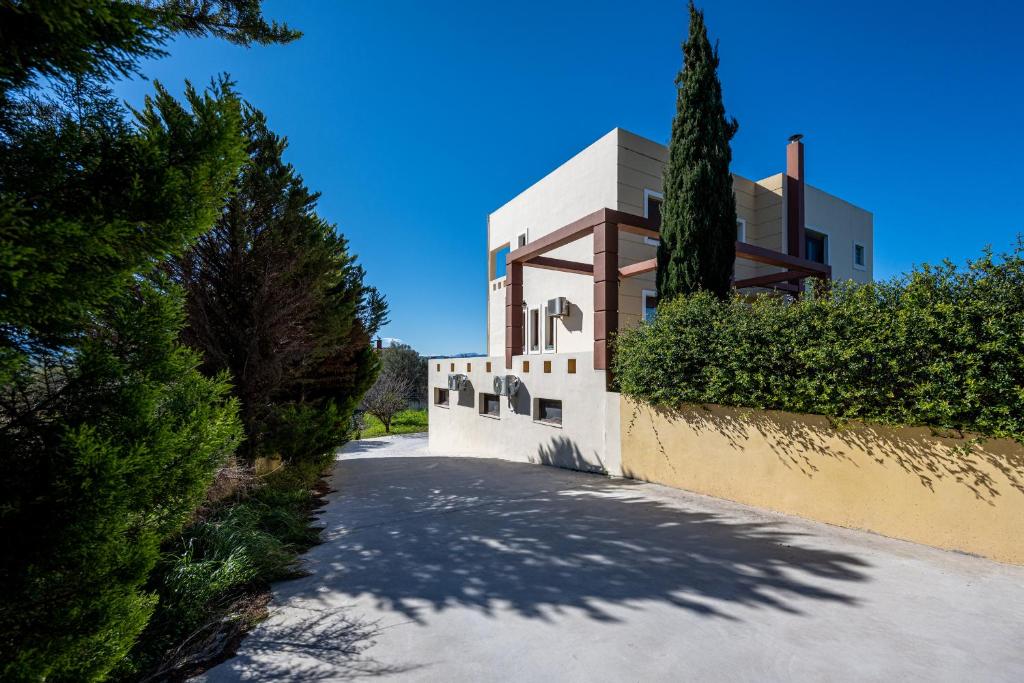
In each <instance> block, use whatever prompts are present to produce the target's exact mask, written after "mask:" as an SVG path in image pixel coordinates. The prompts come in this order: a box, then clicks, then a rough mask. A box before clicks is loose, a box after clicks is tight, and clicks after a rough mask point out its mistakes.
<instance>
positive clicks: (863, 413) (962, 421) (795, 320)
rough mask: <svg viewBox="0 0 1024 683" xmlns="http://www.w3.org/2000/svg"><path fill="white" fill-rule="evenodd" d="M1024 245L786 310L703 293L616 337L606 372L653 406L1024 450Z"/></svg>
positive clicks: (837, 291)
mask: <svg viewBox="0 0 1024 683" xmlns="http://www.w3.org/2000/svg"><path fill="white" fill-rule="evenodd" d="M1022 340H1024V241H1022V240H1021V239H1020V238H1018V242H1017V245H1016V247H1015V249H1014V250H1013V251H1012V252H1011V253H1008V254H1002V255H1000V256H999V257H994V256H993V255H992V253H991V251H986V252H985V254H984V255H983V256H982V258H980V259H978V260H976V261H969V262H968V263H967V264H966V265H965V266H963V267H957V266H955V265H953V264H952V263H950V262H948V261H947V262H944V263H943V264H941V265H939V266H927V265H926V266H922V267H920V268H917V269H915V270H913V271H912V272H911V273H910V274H909V275H907V276H904V277H901V278H897V279H893V280H890V281H886V282H877V283H872V284H867V285H856V284H854V283H847V284H836V285H834V286H833V287H832V288H831V289H830V290H829V291H827V292H825V293H823V294H820V295H818V296H807V297H804V298H802V299H800V300H797V301H793V302H789V301H786V300H784V299H782V298H779V297H775V296H768V295H762V296H758V297H755V298H753V299H750V298H742V297H740V296H734V297H733V298H731V299H729V300H726V301H718V300H716V299H715V298H714V297H712V296H710V295H708V294H706V293H698V294H696V295H693V296H689V297H680V298H677V299H674V300H670V301H666V302H663V303H662V304H661V305H660V306H659V307H658V313H657V316H656V317H655V319H654V320H653V321H652V322H651V323H648V324H643V325H641V326H640V327H638V328H635V329H630V330H626V331H624V332H623V333H622V334H620V335H619V337H618V339H617V341H616V354H615V358H614V362H613V370H614V373H615V378H616V382H617V383H618V386H619V388H620V390H621V391H622V393H623V394H625V395H626V396H629V397H631V398H634V399H637V400H641V401H644V402H646V403H649V404H651V405H654V406H660V407H669V408H671V407H675V406H678V405H679V404H682V403H717V404H722V405H728V406H745V407H751V408H771V409H779V410H787V411H792V412H803V413H818V414H821V415H826V416H829V417H831V418H834V419H840V420H846V419H861V420H866V421H871V422H878V423H883V424H890V425H927V426H933V427H937V428H946V429H956V430H962V431H970V432H975V433H978V434H981V435H985V436H992V437H1008V438H1014V439H1017V440H1022V439H1024V343H1022Z"/></svg>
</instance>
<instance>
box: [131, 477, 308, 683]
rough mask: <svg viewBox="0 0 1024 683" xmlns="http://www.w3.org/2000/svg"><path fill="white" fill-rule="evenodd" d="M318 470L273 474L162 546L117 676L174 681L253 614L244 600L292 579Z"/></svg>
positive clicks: (209, 656)
mask: <svg viewBox="0 0 1024 683" xmlns="http://www.w3.org/2000/svg"><path fill="white" fill-rule="evenodd" d="M322 470H323V467H322V465H317V464H313V463H310V462H299V463H296V464H291V465H288V466H286V467H284V468H282V469H280V470H277V471H275V472H274V473H273V474H271V475H269V476H267V478H266V480H265V481H264V482H262V483H261V484H260V485H258V486H257V487H256V488H255V489H247V490H244V491H243V493H242V494H241V495H239V496H238V497H236V498H234V499H227V500H222V501H217V502H215V503H211V504H210V505H209V506H208V507H206V508H204V509H203V510H201V511H200V513H199V515H198V516H197V518H196V519H195V520H194V521H193V522H192V523H191V524H190V525H189V526H188V527H187V528H185V529H184V530H183V531H182V533H181V534H180V535H179V536H177V537H175V538H174V539H172V540H170V541H168V542H167V543H165V544H164V548H163V553H162V555H161V558H160V561H159V563H158V564H157V567H156V569H155V571H154V572H153V575H152V578H151V580H150V583H149V588H150V590H151V591H152V592H153V593H154V594H155V595H157V596H158V597H159V601H158V603H157V605H156V609H155V612H154V614H153V617H152V619H151V620H150V622H149V625H148V626H147V628H146V631H145V632H144V633H143V635H142V637H141V638H140V639H139V640H138V643H137V645H136V647H135V649H134V650H133V651H132V652H131V654H130V656H129V657H127V658H126V659H125V660H124V661H123V662H122V663H121V666H120V667H119V670H118V671H117V676H116V677H117V678H119V679H123V680H134V679H138V678H140V677H141V678H146V677H151V678H155V679H159V680H163V679H165V678H180V677H181V675H182V674H188V673H190V672H193V671H194V670H195V667H197V666H201V665H202V664H204V663H206V662H208V661H209V660H210V659H213V658H216V657H217V656H219V655H220V653H221V651H222V650H223V648H224V645H225V644H226V643H227V642H229V641H230V640H231V639H232V638H233V637H235V636H236V635H237V634H238V633H240V632H242V631H243V630H244V629H245V628H246V626H248V625H249V620H252V619H253V617H256V616H259V615H254V614H253V613H252V604H253V603H252V601H251V600H250V598H251V597H252V596H253V595H256V594H259V593H261V592H264V591H265V590H266V589H267V585H268V584H269V582H271V581H274V580H278V579H282V578H288V577H291V576H295V575H297V574H298V573H299V565H298V554H299V553H300V552H302V551H303V550H304V549H305V548H307V547H309V546H311V545H313V544H314V543H316V541H317V538H318V536H319V531H318V530H317V529H316V528H314V527H312V526H311V525H310V521H311V516H310V511H311V510H312V507H313V504H314V493H313V490H312V489H313V487H314V486H315V484H316V482H317V480H318V479H319V478H320V476H321V473H322ZM256 603H257V604H261V603H259V601H256Z"/></svg>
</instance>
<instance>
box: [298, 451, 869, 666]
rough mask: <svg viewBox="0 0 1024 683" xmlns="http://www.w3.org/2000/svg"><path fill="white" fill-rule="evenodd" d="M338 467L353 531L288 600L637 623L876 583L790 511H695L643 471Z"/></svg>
mask: <svg viewBox="0 0 1024 683" xmlns="http://www.w3.org/2000/svg"><path fill="white" fill-rule="evenodd" d="M410 470H415V471H416V472H417V475H416V476H415V477H409V476H403V475H407V473H408V472H409V471H410ZM336 472H337V474H336V479H335V481H336V482H338V483H337V484H336V485H337V487H338V493H337V495H338V496H340V497H342V498H345V497H346V496H348V493H349V492H348V490H347V489H348V487H349V486H354V487H358V491H359V495H358V497H353V498H349V500H348V502H347V503H346V506H345V509H344V511H343V514H344V518H345V520H346V522H345V524H346V525H347V526H348V529H347V530H337V531H335V532H333V533H332V532H330V531H328V533H327V539H326V542H325V543H324V544H323V545H320V546H317V547H316V548H314V549H313V551H312V552H311V558H313V559H314V560H315V561H316V563H317V564H318V565H319V566H320V567H322V569H321V570H320V571H318V573H317V575H316V576H311V577H307V578H303V579H298V580H296V581H292V582H287V583H284V584H280V585H279V588H278V592H279V593H280V595H281V598H282V599H284V600H287V599H288V597H289V596H290V595H301V596H303V598H304V600H305V599H306V596H316V597H313V598H312V599H311V600H310V601H309V602H311V603H313V604H310V605H309V606H310V607H315V608H318V609H319V608H324V609H327V608H337V607H339V606H342V605H344V604H346V601H347V600H348V599H349V598H355V597H358V596H364V597H370V598H371V599H372V600H374V601H375V602H376V603H377V605H378V606H379V607H380V608H382V609H387V610H395V611H397V612H400V613H401V614H403V615H404V616H405V617H407V618H408V619H410V620H413V621H415V622H417V623H421V624H422V623H424V622H425V616H426V615H427V614H429V613H431V612H442V611H444V610H447V609H451V608H471V609H474V610H477V611H479V612H480V613H481V614H483V615H487V616H492V615H493V614H494V613H495V612H496V611H498V610H507V609H513V610H515V612H517V613H518V614H519V615H521V616H524V617H528V618H534V619H539V620H544V621H547V622H553V623H554V622H557V621H558V620H559V618H560V616H559V615H561V614H562V613H563V612H564V611H565V610H566V609H572V610H579V611H580V612H582V613H583V614H584V615H586V616H588V617H589V618H591V619H594V620H597V621H602V622H622V621H626V620H628V617H629V614H630V611H631V610H635V609H638V607H639V606H641V605H642V604H643V603H644V602H651V601H653V602H657V603H662V604H666V605H670V606H673V607H675V608H677V609H680V610H686V611H688V612H693V613H696V614H698V615H701V616H704V617H708V618H713V619H726V620H730V621H739V620H741V617H740V616H739V615H737V613H736V612H737V610H736V609H735V608H739V607H746V608H754V609H755V610H761V609H772V610H779V611H782V612H787V613H791V614H801V613H802V606H804V605H806V604H808V603H809V602H810V601H826V602H830V603H837V604H841V605H847V606H851V607H854V606H856V605H857V604H858V603H857V600H856V599H854V598H853V597H851V596H849V595H846V594H844V593H843V592H842V585H843V584H842V582H861V581H866V580H867V579H868V577H867V575H866V574H865V573H864V570H865V568H866V566H867V565H866V563H865V562H864V561H863V560H861V559H859V558H858V557H857V556H855V555H851V554H846V553H839V552H834V551H831V550H827V549H824V548H822V547H820V544H815V543H814V541H813V539H812V540H811V541H810V543H807V544H803V543H801V537H802V534H800V533H794V532H793V531H790V530H787V529H786V528H785V523H784V522H782V521H780V522H756V523H754V522H743V521H740V520H737V518H736V516H731V515H730V516H728V517H720V516H719V515H717V514H713V513H708V512H695V511H692V510H688V509H685V508H682V507H679V506H678V505H677V504H676V503H674V502H666V501H659V500H653V499H651V498H650V497H649V496H647V495H640V494H639V492H635V491H634V489H636V487H637V486H641V485H639V484H637V483H636V482H631V481H629V480H621V479H608V478H605V477H598V476H594V475H588V474H583V473H580V472H568V471H565V470H558V469H553V468H543V467H537V466H535V465H528V464H524V463H512V462H506V461H500V460H490V459H488V460H481V459H476V458H444V457H429V456H424V457H414V458H398V457H396V458H387V459H379V460H378V459H359V460H347V461H342V462H340V463H339V465H338V469H337V470H336ZM381 519H390V520H393V521H392V522H391V523H388V524H379V523H376V522H378V521H379V520H381ZM360 520H363V521H364V522H365V526H361V525H360ZM349 525H350V526H349ZM815 545H819V547H815ZM331 593H334V596H333V597H321V596H330V595H331ZM339 594H340V596H339ZM325 646H326V644H325Z"/></svg>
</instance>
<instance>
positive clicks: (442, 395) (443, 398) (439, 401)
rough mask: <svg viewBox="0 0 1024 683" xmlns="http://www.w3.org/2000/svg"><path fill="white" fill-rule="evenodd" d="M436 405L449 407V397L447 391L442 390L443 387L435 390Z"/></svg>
mask: <svg viewBox="0 0 1024 683" xmlns="http://www.w3.org/2000/svg"><path fill="white" fill-rule="evenodd" d="M434 405H437V406H443V407H445V408H447V407H448V405H449V395H448V390H447V389H442V388H441V387H437V388H436V389H434Z"/></svg>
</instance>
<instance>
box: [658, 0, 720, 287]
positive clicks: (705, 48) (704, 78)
mask: <svg viewBox="0 0 1024 683" xmlns="http://www.w3.org/2000/svg"><path fill="white" fill-rule="evenodd" d="M683 55H684V60H683V68H682V70H681V71H680V72H679V75H678V76H677V78H676V86H677V88H678V93H677V96H676V115H675V118H674V120H673V121H672V140H671V142H670V143H669V161H668V167H667V168H666V169H665V183H664V194H665V202H664V205H663V206H662V213H661V215H662V225H661V243H660V245H659V247H658V279H657V286H658V293H659V296H660V297H661V298H662V299H668V298H672V297H675V296H678V295H680V294H689V293H692V292H695V291H697V290H702V289H703V290H707V291H710V292H712V293H714V294H715V295H717V296H719V297H724V296H726V294H727V293H728V291H729V288H730V280H731V278H732V271H733V264H734V262H735V260H736V249H735V242H736V198H735V195H734V194H733V189H732V175H731V174H730V172H729V163H730V161H731V160H732V151H731V149H730V148H729V141H730V140H731V139H732V137H733V135H735V134H736V130H737V129H738V127H739V125H738V124H737V123H736V120H735V119H731V120H730V119H727V118H726V116H725V107H724V105H723V104H722V86H721V83H720V82H719V80H718V74H717V69H718V48H717V46H716V47H715V48H712V47H711V43H710V42H709V41H708V36H707V29H706V28H705V26H704V13H703V11H700V10H698V9H697V8H696V7H694V5H693V3H692V2H691V3H690V35H689V38H688V39H687V41H686V42H685V43H684V44H683Z"/></svg>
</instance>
